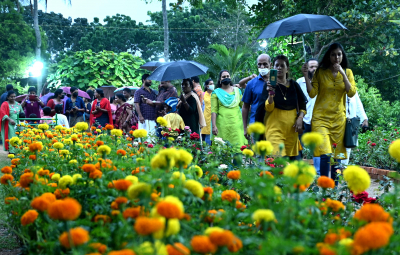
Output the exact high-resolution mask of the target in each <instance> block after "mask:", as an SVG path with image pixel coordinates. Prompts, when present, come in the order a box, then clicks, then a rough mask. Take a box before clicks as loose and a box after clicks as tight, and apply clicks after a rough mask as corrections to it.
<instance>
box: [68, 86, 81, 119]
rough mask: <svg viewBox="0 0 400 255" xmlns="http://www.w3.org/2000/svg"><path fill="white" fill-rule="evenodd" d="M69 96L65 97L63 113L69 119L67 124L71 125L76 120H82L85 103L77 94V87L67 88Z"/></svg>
mask: <svg viewBox="0 0 400 255" xmlns="http://www.w3.org/2000/svg"><path fill="white" fill-rule="evenodd" d="M69 91H70V92H71V97H70V98H68V99H67V102H66V108H65V113H66V115H67V117H68V119H69V126H70V127H73V126H75V124H76V123H78V122H83V114H84V112H85V103H84V102H83V99H82V98H81V97H79V96H78V93H79V92H78V88H77V87H71V88H70V89H69Z"/></svg>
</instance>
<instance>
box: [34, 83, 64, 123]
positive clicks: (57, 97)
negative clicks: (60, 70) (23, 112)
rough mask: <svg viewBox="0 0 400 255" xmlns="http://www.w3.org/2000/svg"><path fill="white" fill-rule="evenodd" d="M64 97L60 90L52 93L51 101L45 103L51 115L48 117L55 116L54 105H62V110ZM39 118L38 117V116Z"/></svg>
mask: <svg viewBox="0 0 400 255" xmlns="http://www.w3.org/2000/svg"><path fill="white" fill-rule="evenodd" d="M64 97H65V92H64V91H63V90H62V89H57V90H56V91H55V92H54V96H52V97H51V99H50V100H49V101H48V102H47V106H48V107H50V108H51V114H50V116H51V117H53V116H54V115H55V114H56V110H55V108H56V105H62V107H63V109H64V100H63V99H64ZM39 116H40V115H39Z"/></svg>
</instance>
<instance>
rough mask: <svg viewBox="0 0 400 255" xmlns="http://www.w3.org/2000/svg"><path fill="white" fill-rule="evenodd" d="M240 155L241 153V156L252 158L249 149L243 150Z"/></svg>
mask: <svg viewBox="0 0 400 255" xmlns="http://www.w3.org/2000/svg"><path fill="white" fill-rule="evenodd" d="M242 153H243V155H245V156H247V157H253V156H254V152H253V151H252V150H249V149H244V150H243V152H242Z"/></svg>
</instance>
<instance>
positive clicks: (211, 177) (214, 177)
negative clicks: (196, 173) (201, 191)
mask: <svg viewBox="0 0 400 255" xmlns="http://www.w3.org/2000/svg"><path fill="white" fill-rule="evenodd" d="M211 181H216V182H218V181H219V178H218V176H217V175H216V174H213V175H211V176H210V182H211Z"/></svg>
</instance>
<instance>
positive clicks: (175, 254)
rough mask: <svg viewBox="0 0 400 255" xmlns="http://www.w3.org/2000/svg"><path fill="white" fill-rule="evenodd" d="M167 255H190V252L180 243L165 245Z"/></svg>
mask: <svg viewBox="0 0 400 255" xmlns="http://www.w3.org/2000/svg"><path fill="white" fill-rule="evenodd" d="M167 252H168V255H190V250H189V249H188V248H187V247H186V246H184V245H183V244H181V243H174V244H173V245H171V244H168V245H167Z"/></svg>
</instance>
